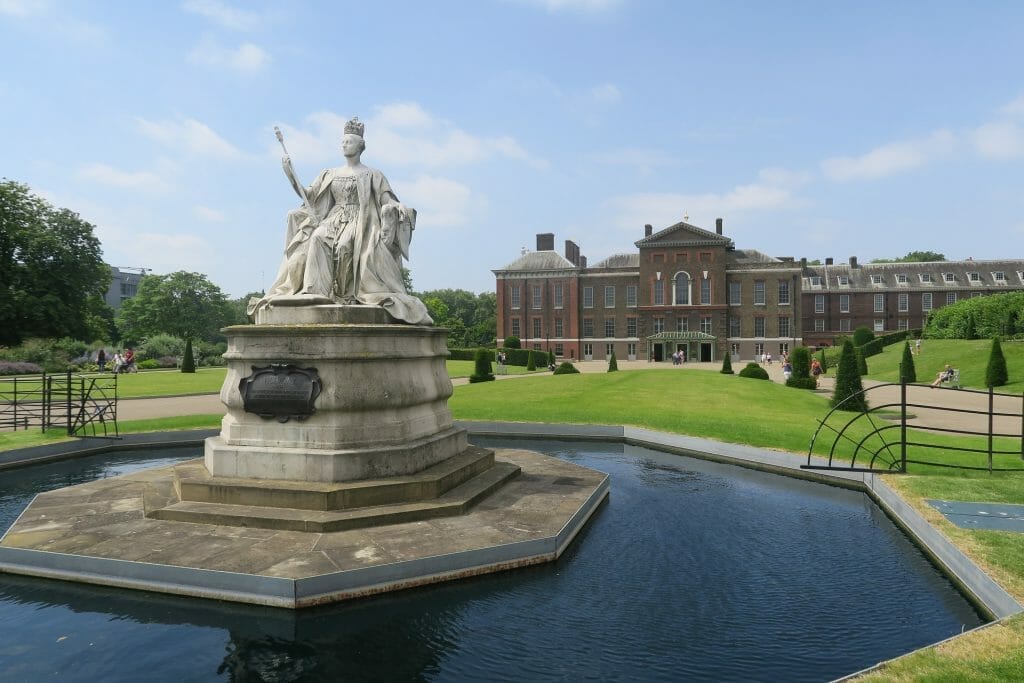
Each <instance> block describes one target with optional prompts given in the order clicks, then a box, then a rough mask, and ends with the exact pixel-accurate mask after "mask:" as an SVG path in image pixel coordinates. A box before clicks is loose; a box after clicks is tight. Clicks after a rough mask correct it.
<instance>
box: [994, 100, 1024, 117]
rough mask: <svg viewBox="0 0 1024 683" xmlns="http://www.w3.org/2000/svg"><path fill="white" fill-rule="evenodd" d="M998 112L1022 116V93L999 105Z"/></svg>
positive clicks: (1023, 105) (1023, 104) (1023, 112)
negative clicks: (1011, 100) (1012, 99)
mask: <svg viewBox="0 0 1024 683" xmlns="http://www.w3.org/2000/svg"><path fill="white" fill-rule="evenodd" d="M999 113H1000V114H1005V115H1006V116H1024V95H1021V96H1019V97H1018V98H1017V99H1015V100H1014V101H1013V102H1009V103H1007V104H1005V105H1003V106H1002V107H1000V108H999Z"/></svg>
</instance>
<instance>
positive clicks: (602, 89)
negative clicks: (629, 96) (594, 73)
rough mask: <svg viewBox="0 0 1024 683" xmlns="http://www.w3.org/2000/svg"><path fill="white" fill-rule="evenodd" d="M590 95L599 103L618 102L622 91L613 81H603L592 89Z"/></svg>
mask: <svg viewBox="0 0 1024 683" xmlns="http://www.w3.org/2000/svg"><path fill="white" fill-rule="evenodd" d="M590 96H591V97H592V98H593V99H594V102H597V103H599V104H617V103H618V102H619V101H620V100H621V99H622V92H621V91H619V89H618V88H616V87H615V86H614V85H612V84H611V83H602V84H601V85H598V86H595V87H593V88H591V89H590Z"/></svg>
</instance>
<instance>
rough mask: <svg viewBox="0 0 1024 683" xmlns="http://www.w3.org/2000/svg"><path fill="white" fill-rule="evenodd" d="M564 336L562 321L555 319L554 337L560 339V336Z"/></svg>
mask: <svg viewBox="0 0 1024 683" xmlns="http://www.w3.org/2000/svg"><path fill="white" fill-rule="evenodd" d="M564 334H565V331H564V330H563V328H562V319H561V318H555V336H556V337H562V336H564Z"/></svg>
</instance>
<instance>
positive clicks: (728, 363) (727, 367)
mask: <svg viewBox="0 0 1024 683" xmlns="http://www.w3.org/2000/svg"><path fill="white" fill-rule="evenodd" d="M719 372H721V373H722V374H723V375H735V374H736V373H735V372H733V371H732V359H731V358H729V354H728V353H727V354H725V358H723V359H722V369H721V370H719Z"/></svg>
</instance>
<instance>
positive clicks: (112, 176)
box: [78, 164, 170, 192]
mask: <svg viewBox="0 0 1024 683" xmlns="http://www.w3.org/2000/svg"><path fill="white" fill-rule="evenodd" d="M78 177H79V178H81V179H83V180H88V181H91V182H95V183H99V184H100V185H109V186H111V187H118V188H122V189H126V190H141V191H143V192H166V191H167V190H169V189H170V186H169V184H168V183H167V182H165V181H164V180H163V179H162V178H161V177H160V176H158V175H157V174H155V173H152V172H150V171H136V172H134V173H131V172H126V171H119V170H117V169H116V168H113V167H111V166H107V165H106V164H88V165H86V166H83V167H81V168H80V169H79V170H78Z"/></svg>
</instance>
